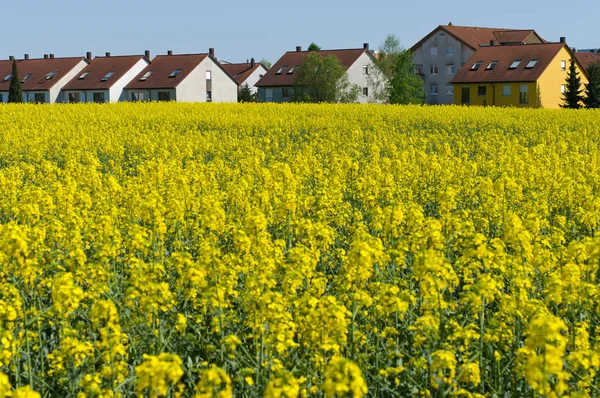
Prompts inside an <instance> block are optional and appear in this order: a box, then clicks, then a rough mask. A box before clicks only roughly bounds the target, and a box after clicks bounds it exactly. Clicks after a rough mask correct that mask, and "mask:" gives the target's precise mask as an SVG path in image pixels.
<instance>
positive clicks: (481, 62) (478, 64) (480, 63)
mask: <svg viewBox="0 0 600 398" xmlns="http://www.w3.org/2000/svg"><path fill="white" fill-rule="evenodd" d="M481 65H483V61H477V62H475V63H474V64H473V66H471V70H477V69H479V68H480V67H481Z"/></svg>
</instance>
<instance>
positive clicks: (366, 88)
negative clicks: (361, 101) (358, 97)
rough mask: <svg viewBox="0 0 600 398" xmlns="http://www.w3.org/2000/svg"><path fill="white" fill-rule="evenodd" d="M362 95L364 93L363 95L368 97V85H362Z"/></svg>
mask: <svg viewBox="0 0 600 398" xmlns="http://www.w3.org/2000/svg"><path fill="white" fill-rule="evenodd" d="M363 95H364V96H365V97H368V96H369V87H363Z"/></svg>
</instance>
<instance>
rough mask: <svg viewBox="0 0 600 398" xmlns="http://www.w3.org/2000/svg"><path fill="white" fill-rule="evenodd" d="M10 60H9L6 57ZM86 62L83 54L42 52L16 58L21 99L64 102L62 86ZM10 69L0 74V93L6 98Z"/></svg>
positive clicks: (5, 99)
mask: <svg viewBox="0 0 600 398" xmlns="http://www.w3.org/2000/svg"><path fill="white" fill-rule="evenodd" d="M10 62H11V64H12V61H10ZM88 64H89V61H88V60H87V59H86V58H84V57H72V58H55V57H54V54H49V55H48V54H46V55H44V58H38V59H30V58H29V55H28V54H25V59H22V60H19V61H17V69H18V72H19V78H20V79H21V87H22V88H23V99H24V100H25V102H37V103H49V104H52V103H55V102H64V98H63V93H62V88H63V87H64V86H65V85H66V84H67V83H68V82H69V81H71V79H73V77H75V76H76V75H77V74H78V73H79V72H81V70H83V68H85V67H86V66H87V65H88ZM11 77H12V71H11V72H10V73H7V74H6V75H5V76H2V77H0V95H2V101H3V102H7V100H8V91H9V87H10V79H11Z"/></svg>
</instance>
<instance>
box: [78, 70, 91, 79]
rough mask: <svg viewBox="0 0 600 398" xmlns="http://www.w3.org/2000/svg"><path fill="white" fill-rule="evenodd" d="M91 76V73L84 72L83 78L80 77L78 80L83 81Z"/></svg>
mask: <svg viewBox="0 0 600 398" xmlns="http://www.w3.org/2000/svg"><path fill="white" fill-rule="evenodd" d="M89 74H90V72H83V73H82V74H81V76H79V78H78V79H79V80H83V79H85V78H86V77H88V76H89Z"/></svg>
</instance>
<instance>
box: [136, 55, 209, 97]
mask: <svg viewBox="0 0 600 398" xmlns="http://www.w3.org/2000/svg"><path fill="white" fill-rule="evenodd" d="M207 57H209V55H208V54H183V55H159V56H157V57H155V58H154V59H153V60H152V63H151V64H150V65H148V66H147V67H145V68H144V70H143V71H141V72H140V74H139V75H137V76H136V77H135V78H134V79H133V80H132V81H131V83H129V84H128V85H127V86H125V88H126V89H152V88H169V89H170V88H175V87H177V86H178V85H179V83H181V82H182V81H183V80H185V78H186V77H187V76H188V75H189V74H190V73H191V72H192V71H193V70H194V69H196V67H197V66H198V65H200V63H201V62H202V61H204V60H205V59H206V58H207ZM175 69H181V72H180V73H179V74H178V75H177V76H175V77H169V76H170V75H171V74H172V73H173V71H175ZM147 72H152V74H151V75H150V76H149V77H148V78H147V79H146V80H140V79H141V78H142V76H144V75H145V74H146V73H147Z"/></svg>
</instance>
